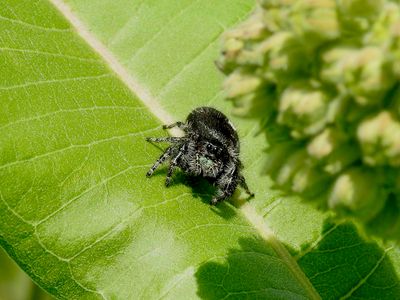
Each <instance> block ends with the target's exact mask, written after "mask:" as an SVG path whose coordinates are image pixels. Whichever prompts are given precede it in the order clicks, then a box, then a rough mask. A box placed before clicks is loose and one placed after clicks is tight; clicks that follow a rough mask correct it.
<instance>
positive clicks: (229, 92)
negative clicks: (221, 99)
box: [224, 72, 261, 98]
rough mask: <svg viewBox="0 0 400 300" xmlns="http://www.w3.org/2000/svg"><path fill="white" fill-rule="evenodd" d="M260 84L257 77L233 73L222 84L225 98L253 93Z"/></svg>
mask: <svg viewBox="0 0 400 300" xmlns="http://www.w3.org/2000/svg"><path fill="white" fill-rule="evenodd" d="M260 84H261V79H260V78H259V77H257V76H253V75H249V74H243V73H241V72H235V73H232V74H231V75H229V77H228V78H227V80H225V82H224V88H225V92H226V96H227V97H228V98H234V97H238V96H242V95H245V94H248V93H252V92H254V91H255V90H256V89H257V88H258V87H259V86H260Z"/></svg>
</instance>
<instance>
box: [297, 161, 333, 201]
mask: <svg viewBox="0 0 400 300" xmlns="http://www.w3.org/2000/svg"><path fill="white" fill-rule="evenodd" d="M303 165H304V163H303ZM328 182H329V176H327V175H325V174H321V172H319V171H318V170H316V169H315V168H313V167H311V166H307V165H306V166H304V167H302V168H300V169H299V170H298V171H297V172H296V174H295V175H294V177H293V182H292V186H291V189H292V190H293V191H294V192H296V193H299V194H301V195H303V196H306V197H315V196H316V195H318V194H319V193H321V192H322V191H324V190H326V189H328V188H329V185H328Z"/></svg>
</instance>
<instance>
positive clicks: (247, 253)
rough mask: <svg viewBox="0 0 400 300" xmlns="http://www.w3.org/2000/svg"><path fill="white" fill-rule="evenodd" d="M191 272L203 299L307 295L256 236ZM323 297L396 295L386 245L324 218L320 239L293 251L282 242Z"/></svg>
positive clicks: (399, 289)
mask: <svg viewBox="0 0 400 300" xmlns="http://www.w3.org/2000/svg"><path fill="white" fill-rule="evenodd" d="M239 244H240V249H232V250H230V251H229V254H228V255H227V256H226V257H224V258H220V259H215V260H213V261H210V262H207V263H205V264H203V265H202V266H201V267H200V268H199V269H198V270H197V272H196V279H197V283H198V292H197V294H198V295H199V297H201V298H202V299H210V300H211V299H221V298H225V299H229V298H230V299H242V298H243V299H244V298H246V299H248V298H254V299H255V298H257V299H306V295H304V291H303V288H302V287H301V286H300V283H299V282H298V280H297V279H296V278H295V277H293V274H292V273H291V271H290V270H289V269H288V267H287V265H286V263H285V262H284V261H282V260H281V259H280V258H278V257H277V256H276V253H275V251H273V250H272V248H271V247H270V246H269V245H268V244H267V243H266V242H265V241H264V240H261V239H256V238H255V239H240V240H239ZM287 248H288V250H289V252H290V253H292V254H293V253H294V255H293V258H294V259H296V260H297V262H298V264H299V266H300V267H301V269H302V270H303V272H304V273H305V275H306V277H307V278H308V279H309V280H310V282H311V284H312V285H313V286H314V288H315V289H316V290H317V292H318V293H319V294H320V296H321V298H322V299H339V298H341V297H345V298H346V299H347V298H352V297H355V298H357V299H400V280H399V278H398V276H397V275H396V270H395V269H394V265H393V264H394V262H393V261H392V258H391V257H390V255H389V254H390V251H396V250H395V249H394V248H393V247H391V246H390V245H389V246H387V247H386V248H384V249H382V248H381V247H379V246H378V244H377V243H376V242H373V241H367V240H366V239H364V238H363V236H362V235H360V234H359V232H358V230H357V228H356V227H355V226H354V225H353V224H352V223H335V222H334V221H332V220H327V221H326V222H325V224H324V227H323V229H322V232H321V239H320V240H319V241H318V242H317V243H315V244H313V245H304V247H303V250H302V251H300V252H298V251H297V253H296V251H295V250H293V249H290V248H289V247H287Z"/></svg>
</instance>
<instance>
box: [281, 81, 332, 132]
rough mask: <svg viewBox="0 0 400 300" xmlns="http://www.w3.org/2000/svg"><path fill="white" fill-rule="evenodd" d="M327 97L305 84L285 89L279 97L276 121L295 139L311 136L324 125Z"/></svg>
mask: <svg viewBox="0 0 400 300" xmlns="http://www.w3.org/2000/svg"><path fill="white" fill-rule="evenodd" d="M328 101H329V96H328V95H327V94H325V93H324V91H322V90H319V89H313V88H311V87H309V86H307V85H306V84H303V85H297V86H293V87H289V88H287V89H286V90H285V91H284V92H283V93H282V96H281V101H280V103H279V114H278V119H277V121H278V122H279V123H280V124H282V125H286V126H288V127H289V128H290V129H291V134H292V136H293V137H295V138H302V137H305V136H309V135H313V134H315V133H317V132H319V131H320V130H322V129H323V128H324V126H325V124H326V121H327V119H326V112H327V109H328Z"/></svg>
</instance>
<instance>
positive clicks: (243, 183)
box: [239, 175, 254, 197]
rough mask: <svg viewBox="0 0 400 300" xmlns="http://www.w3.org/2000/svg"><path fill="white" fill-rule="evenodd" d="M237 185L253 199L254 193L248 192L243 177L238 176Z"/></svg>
mask: <svg viewBox="0 0 400 300" xmlns="http://www.w3.org/2000/svg"><path fill="white" fill-rule="evenodd" d="M239 185H240V186H241V187H242V188H243V189H244V190H245V192H246V193H247V194H248V195H249V196H250V197H254V193H252V192H250V190H249V187H248V186H247V183H246V179H245V178H244V176H243V175H240V176H239Z"/></svg>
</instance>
